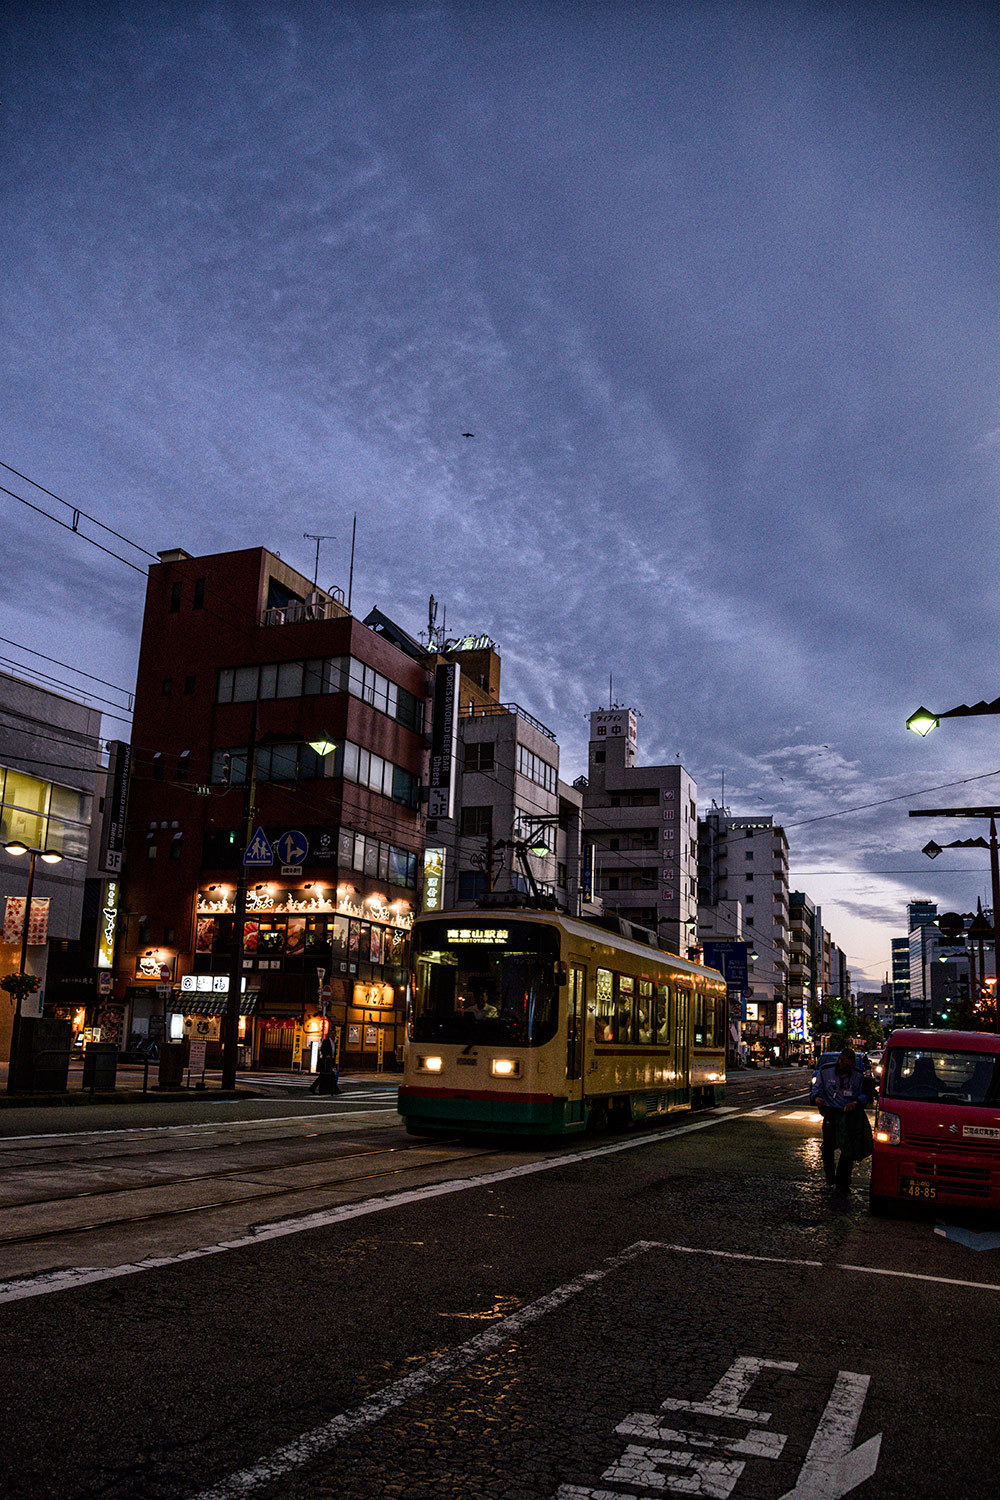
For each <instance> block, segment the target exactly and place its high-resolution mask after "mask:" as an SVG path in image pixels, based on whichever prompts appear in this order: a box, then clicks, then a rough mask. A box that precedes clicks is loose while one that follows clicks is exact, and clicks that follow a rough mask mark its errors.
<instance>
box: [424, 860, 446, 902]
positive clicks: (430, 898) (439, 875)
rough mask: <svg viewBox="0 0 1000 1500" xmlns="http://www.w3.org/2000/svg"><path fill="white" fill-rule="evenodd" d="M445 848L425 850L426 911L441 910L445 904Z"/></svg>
mask: <svg viewBox="0 0 1000 1500" xmlns="http://www.w3.org/2000/svg"><path fill="white" fill-rule="evenodd" d="M445 855H446V851H445V850H444V849H425V850H424V911H440V910H441V908H442V906H443V905H444V864H445Z"/></svg>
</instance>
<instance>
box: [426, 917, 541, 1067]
mask: <svg viewBox="0 0 1000 1500" xmlns="http://www.w3.org/2000/svg"><path fill="white" fill-rule="evenodd" d="M417 938H418V941H417V942H416V944H415V952H414V960H415V966H416V981H417V984H416V994H415V997H414V1014H413V1027H412V1036H413V1040H415V1041H462V1042H471V1043H477V1042H479V1043H482V1044H483V1045H484V1046H488V1045H489V1044H490V1043H494V1042H502V1043H505V1044H507V1045H522V1046H523V1045H527V1046H538V1045H540V1044H541V1043H542V1042H546V1041H549V1040H550V1039H551V1038H552V1037H553V1036H554V1035H555V1032H556V1028H557V1026H558V1021H559V996H558V990H557V987H556V983H555V968H556V961H557V959H558V956H559V946H558V933H556V932H554V931H551V930H549V929H546V928H544V927H541V926H529V924H527V923H523V924H522V923H517V922H511V923H509V924H505V925H504V927H503V928H502V929H500V928H497V927H494V926H491V925H490V924H488V923H485V922H484V923H483V924H482V925H481V926H479V925H477V924H476V923H475V922H473V921H471V920H470V924H469V926H468V928H467V929H465V930H460V929H459V930H455V931H454V932H453V931H451V930H449V929H448V926H447V924H446V923H438V922H434V923H428V924H426V925H425V926H422V927H421V928H420V929H419V930H418V934H417Z"/></svg>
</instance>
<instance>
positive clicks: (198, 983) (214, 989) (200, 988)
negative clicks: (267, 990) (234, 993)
mask: <svg viewBox="0 0 1000 1500" xmlns="http://www.w3.org/2000/svg"><path fill="white" fill-rule="evenodd" d="M246 987H247V981H246V976H245V975H244V977H243V981H242V983H241V985H240V989H241V990H246ZM181 994H182V995H228V994H229V975H228V974H183V975H182V976H181Z"/></svg>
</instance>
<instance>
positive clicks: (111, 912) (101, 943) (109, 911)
mask: <svg viewBox="0 0 1000 1500" xmlns="http://www.w3.org/2000/svg"><path fill="white" fill-rule="evenodd" d="M118 890H119V883H118V881H117V880H104V881H102V882H101V910H100V913H99V915H98V919H97V967H98V969H113V968H114V966H115V930H116V928H117V925H118V899H119V897H118Z"/></svg>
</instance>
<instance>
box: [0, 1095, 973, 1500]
mask: <svg viewBox="0 0 1000 1500" xmlns="http://www.w3.org/2000/svg"><path fill="white" fill-rule="evenodd" d="M804 1081H805V1076H804V1075H790V1074H783V1075H782V1074H779V1075H773V1076H772V1077H771V1078H767V1077H766V1075H765V1077H764V1078H762V1079H760V1080H756V1081H754V1082H753V1083H751V1082H750V1081H749V1080H743V1079H741V1080H740V1081H739V1086H738V1087H736V1088H734V1089H733V1091H732V1097H731V1103H732V1104H735V1105H737V1108H736V1109H735V1110H732V1111H731V1112H728V1113H726V1112H724V1113H707V1114H701V1115H698V1116H694V1117H686V1118H685V1117H679V1118H676V1119H675V1120H673V1121H672V1122H671V1125H670V1127H669V1128H668V1129H667V1130H662V1131H649V1132H641V1133H638V1132H637V1133H634V1134H631V1135H629V1136H608V1137H603V1138H601V1139H599V1140H594V1139H592V1138H587V1139H583V1140H575V1141H572V1142H570V1143H568V1144H566V1145H563V1146H560V1147H558V1148H555V1149H541V1150H539V1149H536V1148H535V1147H532V1148H527V1147H521V1148H520V1149H514V1150H511V1151H505V1152H503V1153H496V1154H493V1155H490V1156H489V1157H488V1158H484V1159H483V1160H482V1161H481V1162H480V1163H478V1164H476V1163H474V1162H472V1161H471V1160H469V1161H466V1162H464V1163H463V1164H461V1166H460V1168H458V1169H457V1170H455V1171H454V1173H452V1172H449V1171H447V1170H445V1171H442V1170H441V1164H440V1148H437V1149H438V1156H437V1158H435V1161H434V1164H433V1165H430V1158H428V1162H429V1165H428V1169H427V1171H426V1172H425V1173H424V1174H423V1176H421V1175H420V1174H419V1173H418V1174H416V1175H415V1176H414V1177H412V1178H408V1179H407V1185H406V1186H405V1187H403V1188H400V1189H398V1190H392V1189H390V1190H389V1191H388V1192H382V1191H380V1192H378V1194H377V1195H375V1196H369V1195H366V1194H365V1192H363V1191H359V1190H358V1189H357V1188H356V1187H352V1188H351V1190H350V1192H349V1193H347V1194H345V1193H344V1192H342V1191H336V1192H332V1193H331V1192H330V1191H329V1190H324V1191H323V1192H321V1193H319V1194H317V1195H316V1196H315V1197H314V1198H313V1199H312V1200H311V1201H310V1203H309V1204H308V1205H306V1207H305V1208H304V1209H303V1210H302V1211H299V1212H296V1213H295V1214H292V1215H290V1216H288V1217H287V1218H285V1219H280V1218H279V1219H275V1220H272V1221H270V1222H263V1221H262V1222H260V1223H258V1224H256V1225H255V1226H254V1230H253V1232H247V1233H244V1234H241V1235H237V1236H235V1237H234V1239H233V1240H232V1242H231V1243H230V1244H229V1245H226V1244H225V1243H222V1242H218V1241H211V1243H210V1242H209V1241H208V1240H206V1241H205V1243H203V1244H202V1245H201V1246H200V1247H195V1248H194V1249H192V1248H188V1249H187V1250H184V1251H181V1252H177V1253H174V1252H169V1253H166V1254H164V1256H163V1261H164V1263H163V1264H159V1265H157V1264H155V1263H152V1262H150V1261H149V1260H147V1261H143V1262H140V1263H138V1264H137V1265H135V1266H133V1267H130V1268H128V1269H127V1273H126V1274H123V1273H122V1272H123V1263H118V1262H116V1263H114V1264H112V1261H111V1260H106V1261H103V1262H101V1261H97V1262H95V1261H93V1260H91V1261H85V1260H83V1259H80V1258H79V1257H78V1256H76V1255H75V1253H74V1250H75V1249H77V1248H79V1246H78V1244H77V1245H74V1243H72V1242H66V1243H65V1244H64V1245H62V1246H61V1247H60V1254H59V1255H58V1256H56V1257H53V1264H52V1266H51V1267H50V1269H49V1271H47V1272H45V1273H43V1274H38V1273H31V1274H27V1273H25V1274H23V1275H22V1276H20V1277H12V1278H9V1279H8V1280H7V1281H6V1282H3V1283H2V1284H0V1359H2V1360H3V1368H4V1371H5V1379H4V1385H3V1396H2V1410H3V1417H4V1439H3V1443H2V1444H0V1493H2V1494H3V1495H4V1496H5V1497H11V1500H20V1497H28V1496H30V1497H32V1500H36V1497H43V1496H45V1497H48V1496H59V1497H63V1500H84V1497H86V1500H91V1497H99V1496H100V1497H103V1496H116V1497H120V1500H139V1497H142V1500H160V1497H162V1500H177V1497H191V1500H194V1497H207V1496H209V1495H211V1496H213V1497H219V1500H222V1497H229V1500H236V1497H243V1496H251V1495H253V1496H260V1497H261V1500H274V1497H278V1496H281V1497H283V1500H284V1497H292V1500H294V1497H333V1496H336V1497H338V1500H371V1497H383V1496H385V1497H397V1496H399V1497H406V1500H431V1497H434V1500H444V1497H447V1500H453V1497H454V1500H457V1497H461V1500H479V1497H490V1500H556V1497H558V1500H595V1497H597V1496H607V1497H618V1500H623V1497H627V1496H630V1495H631V1496H641V1497H643V1500H648V1497H652V1496H657V1495H659V1496H663V1495H665V1494H670V1493H687V1494H701V1495H720V1496H725V1495H729V1494H732V1495H733V1496H734V1497H735V1500H765V1497H766V1500H790V1497H792V1496H794V1497H795V1500H825V1497H829V1500H832V1497H835V1496H837V1495H841V1494H846V1493H856V1494H857V1495H858V1496H860V1497H874V1496H877V1497H880V1500H881V1497H884V1500H895V1497H904V1496H905V1497H906V1500H913V1497H914V1496H920V1497H930V1500H934V1497H939V1496H940V1497H942V1500H944V1497H948V1500H987V1497H990V1500H992V1497H993V1496H995V1495H996V1494H997V1489H998V1485H997V1479H996V1474H995V1463H994V1458H993V1455H994V1453H995V1452H996V1450H997V1445H998V1439H1000V1403H998V1400H997V1396H998V1391H997V1384H998V1380H997V1368H996V1361H995V1358H994V1354H993V1350H994V1348H995V1346H996V1343H997V1335H998V1331H1000V1330H998V1327H997V1322H998V1309H1000V1265H998V1264H997V1260H996V1257H997V1254H998V1253H1000V1252H997V1251H992V1250H982V1251H977V1250H975V1249H971V1248H969V1247H968V1246H967V1245H964V1244H959V1243H956V1242H954V1241H952V1240H949V1239H946V1238H944V1237H943V1236H942V1235H941V1234H936V1233H935V1232H934V1228H935V1226H934V1221H933V1220H931V1219H928V1218H926V1217H920V1216H912V1217H906V1218H900V1219H890V1220H876V1219H869V1218H868V1215H867V1212H866V1211H865V1206H864V1195H863V1190H864V1189H866V1180H865V1176H864V1169H862V1171H861V1172H860V1173H859V1174H858V1184H857V1188H858V1190H856V1191H855V1193H854V1195H853V1200H852V1202H851V1204H850V1206H849V1207H848V1208H846V1209H842V1210H838V1209H837V1208H836V1207H835V1206H834V1204H833V1202H832V1200H831V1197H830V1194H829V1190H828V1189H827V1188H826V1186H825V1184H824V1182H823V1177H822V1171H821V1168H820V1164H819V1154H818V1140H817V1127H816V1124H815V1122H814V1120H813V1118H812V1117H811V1116H810V1114H809V1112H808V1110H807V1109H805V1107H804V1106H803V1104H802V1102H801V1095H799V1097H798V1098H796V1097H795V1096H796V1092H797V1089H800V1088H801V1086H802V1085H803V1083H804ZM782 1087H787V1095H786V1096H785V1097H787V1099H788V1101H789V1102H785V1103H783V1102H781V1100H780V1098H778V1097H776V1095H779V1094H780V1093H781V1089H782ZM765 1096H769V1102H766V1103H764V1104H762V1105H760V1106H759V1107H757V1108H754V1107H752V1106H753V1104H754V1099H755V1098H756V1099H758V1100H759V1099H761V1098H764V1097H765ZM345 1126H346V1129H345V1131H342V1132H341V1133H340V1134H339V1135H338V1137H337V1140H338V1142H340V1143H343V1142H345V1141H349V1140H350V1139H351V1137H350V1122H345ZM381 1137H382V1145H383V1146H386V1145H391V1144H393V1143H394V1142H395V1141H396V1140H397V1139H398V1141H399V1143H400V1144H402V1143H403V1142H405V1141H406V1137H405V1136H404V1135H403V1133H402V1132H401V1131H400V1130H399V1129H398V1127H396V1126H392V1125H387V1126H386V1127H384V1128H383V1129H382V1131H381ZM374 1138H375V1131H374V1128H373V1127H372V1126H370V1125H365V1126H363V1127H358V1135H357V1141H356V1142H355V1144H356V1145H359V1146H361V1147H363V1146H365V1145H366V1144H370V1143H371V1142H372V1141H373V1140H374ZM149 1139H150V1141H151V1142H153V1143H154V1144H159V1142H158V1141H157V1134H156V1132H155V1131H153V1132H151V1134H150V1136H149ZM428 1149H429V1150H433V1149H434V1148H433V1147H430V1148H428ZM210 1154H211V1153H209V1155H210ZM0 1229H2V1226H0ZM195 1238H197V1236H195ZM0 1253H2V1252H0ZM56 1261H58V1265H57V1264H56V1263H55V1262H56ZM60 1268H61V1269H62V1273H63V1274H62V1278H61V1279H60ZM88 1275H89V1276H90V1279H87V1277H88ZM54 1288H55V1289H54Z"/></svg>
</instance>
